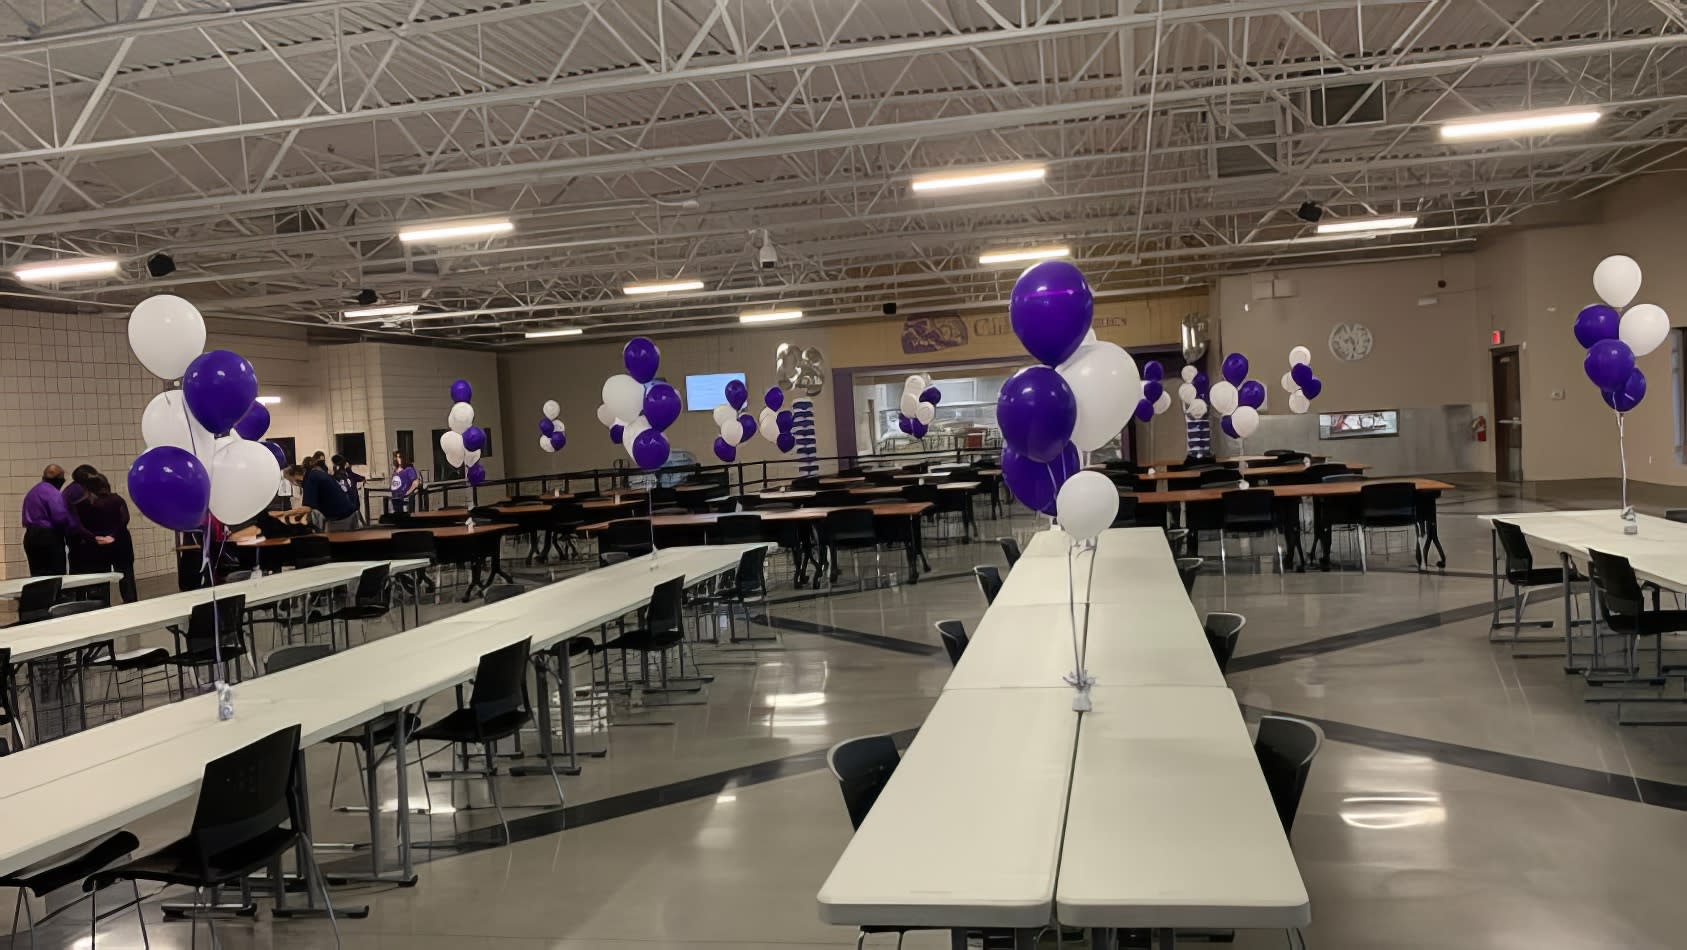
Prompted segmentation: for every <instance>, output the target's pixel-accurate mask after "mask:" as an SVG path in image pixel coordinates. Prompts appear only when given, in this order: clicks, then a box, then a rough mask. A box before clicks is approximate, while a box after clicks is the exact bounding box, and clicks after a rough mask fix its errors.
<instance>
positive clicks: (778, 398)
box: [761, 386, 785, 412]
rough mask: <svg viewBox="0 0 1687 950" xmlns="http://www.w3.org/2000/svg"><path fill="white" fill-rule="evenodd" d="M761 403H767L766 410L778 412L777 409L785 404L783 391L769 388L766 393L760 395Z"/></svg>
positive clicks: (773, 387) (776, 387)
mask: <svg viewBox="0 0 1687 950" xmlns="http://www.w3.org/2000/svg"><path fill="white" fill-rule="evenodd" d="M761 401H762V402H764V403H767V408H769V409H772V410H773V411H774V412H778V411H779V407H780V406H783V405H784V404H785V390H783V389H780V388H779V387H778V386H769V387H767V392H765V393H762V397H761Z"/></svg>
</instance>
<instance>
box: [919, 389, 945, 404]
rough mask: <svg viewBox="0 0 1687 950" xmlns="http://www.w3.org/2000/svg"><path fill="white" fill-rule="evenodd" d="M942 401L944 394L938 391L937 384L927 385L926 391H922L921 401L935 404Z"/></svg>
mask: <svg viewBox="0 0 1687 950" xmlns="http://www.w3.org/2000/svg"><path fill="white" fill-rule="evenodd" d="M942 401H943V394H942V393H940V392H938V391H937V387H936V386H927V387H926V388H925V392H922V393H920V402H929V403H931V404H932V405H934V406H935V405H937V404H938V403H940V402H942Z"/></svg>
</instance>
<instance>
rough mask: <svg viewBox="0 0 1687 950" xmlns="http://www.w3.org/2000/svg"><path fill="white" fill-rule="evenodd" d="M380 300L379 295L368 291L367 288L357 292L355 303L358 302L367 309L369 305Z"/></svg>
mask: <svg viewBox="0 0 1687 950" xmlns="http://www.w3.org/2000/svg"><path fill="white" fill-rule="evenodd" d="M380 299H381V295H380V294H378V293H376V292H374V291H373V290H370V289H369V288H367V287H365V288H363V289H362V290H360V291H358V292H357V302H358V304H359V305H361V306H364V307H367V306H369V305H370V304H373V303H374V302H375V301H377V300H380Z"/></svg>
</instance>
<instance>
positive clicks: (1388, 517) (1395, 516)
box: [1359, 482, 1421, 571]
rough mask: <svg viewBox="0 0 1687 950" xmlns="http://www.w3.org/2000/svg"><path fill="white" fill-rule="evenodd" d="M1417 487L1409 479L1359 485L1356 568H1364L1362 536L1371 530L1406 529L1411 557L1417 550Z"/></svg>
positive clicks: (1415, 555)
mask: <svg viewBox="0 0 1687 950" xmlns="http://www.w3.org/2000/svg"><path fill="white" fill-rule="evenodd" d="M1418 524H1419V522H1418V488H1417V485H1415V484H1413V483H1411V482H1372V483H1368V484H1365V485H1361V486H1360V488H1359V569H1360V570H1361V571H1363V570H1366V569H1367V566H1366V547H1367V545H1366V542H1365V536H1366V535H1367V534H1369V533H1370V532H1372V531H1388V530H1399V529H1406V530H1409V531H1411V533H1412V559H1413V561H1416V560H1417V558H1418V557H1419V556H1421V552H1419V551H1418V545H1417V541H1418Z"/></svg>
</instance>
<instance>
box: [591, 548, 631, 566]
mask: <svg viewBox="0 0 1687 950" xmlns="http://www.w3.org/2000/svg"><path fill="white" fill-rule="evenodd" d="M625 560H627V552H625V551H604V552H602V553H601V554H599V555H598V556H597V566H598V567H608V566H610V565H611V564H620V563H621V562H622V561H625Z"/></svg>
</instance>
